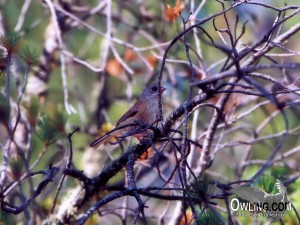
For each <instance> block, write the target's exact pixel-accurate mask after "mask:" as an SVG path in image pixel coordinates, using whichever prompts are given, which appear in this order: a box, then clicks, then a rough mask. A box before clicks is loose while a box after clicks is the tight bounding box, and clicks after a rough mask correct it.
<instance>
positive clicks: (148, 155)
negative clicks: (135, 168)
mask: <svg viewBox="0 0 300 225" xmlns="http://www.w3.org/2000/svg"><path fill="white" fill-rule="evenodd" d="M152 155H153V150H152V147H149V148H148V149H147V151H146V152H144V153H143V154H142V155H141V156H140V157H139V160H142V161H143V160H147V159H149V157H151V156H152Z"/></svg>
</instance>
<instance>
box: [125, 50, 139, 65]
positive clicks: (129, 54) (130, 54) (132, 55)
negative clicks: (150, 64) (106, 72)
mask: <svg viewBox="0 0 300 225" xmlns="http://www.w3.org/2000/svg"><path fill="white" fill-rule="evenodd" d="M136 57H137V55H136V53H135V52H134V51H132V50H131V49H130V48H126V50H125V52H124V57H123V58H124V60H125V61H126V62H132V61H134V60H135V59H136Z"/></svg>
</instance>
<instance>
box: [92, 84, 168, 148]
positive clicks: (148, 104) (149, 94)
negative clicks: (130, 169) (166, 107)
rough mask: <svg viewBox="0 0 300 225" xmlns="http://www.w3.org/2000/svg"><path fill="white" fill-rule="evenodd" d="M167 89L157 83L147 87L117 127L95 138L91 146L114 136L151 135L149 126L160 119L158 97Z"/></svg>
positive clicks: (139, 136)
mask: <svg viewBox="0 0 300 225" xmlns="http://www.w3.org/2000/svg"><path fill="white" fill-rule="evenodd" d="M165 90H166V89H165V88H164V87H162V86H160V87H158V84H156V83H153V84H151V85H149V86H148V87H146V88H145V90H144V92H143V93H142V95H141V96H140V97H139V98H138V100H137V102H136V103H135V104H134V105H133V106H131V108H130V109H129V110H128V111H127V112H126V113H125V114H124V115H123V116H122V117H121V118H120V119H119V120H118V122H117V123H116V126H115V128H114V129H113V130H111V131H110V132H108V133H106V134H105V135H103V136H101V137H98V138H97V139H95V140H94V141H93V142H92V143H90V145H89V146H90V147H92V148H97V147H99V146H100V145H102V144H107V143H109V142H110V141H111V139H112V138H116V139H118V138H119V139H123V138H125V137H127V136H134V137H136V138H142V137H145V136H147V135H149V132H147V128H150V127H151V126H152V125H153V124H155V123H156V122H158V121H159V120H160V110H159V103H158V97H159V95H160V94H162V93H163V92H164V91H165Z"/></svg>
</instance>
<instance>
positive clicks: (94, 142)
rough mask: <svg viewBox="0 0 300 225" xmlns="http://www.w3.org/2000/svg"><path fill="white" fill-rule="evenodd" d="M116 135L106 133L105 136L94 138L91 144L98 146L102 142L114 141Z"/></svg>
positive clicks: (92, 146)
mask: <svg viewBox="0 0 300 225" xmlns="http://www.w3.org/2000/svg"><path fill="white" fill-rule="evenodd" d="M113 138H114V137H113V136H111V135H108V134H105V135H104V136H101V137H98V138H97V139H96V140H94V141H93V142H92V143H91V144H90V147H91V148H98V147H99V146H100V145H102V144H107V143H108V142H110V141H112V140H111V139H113Z"/></svg>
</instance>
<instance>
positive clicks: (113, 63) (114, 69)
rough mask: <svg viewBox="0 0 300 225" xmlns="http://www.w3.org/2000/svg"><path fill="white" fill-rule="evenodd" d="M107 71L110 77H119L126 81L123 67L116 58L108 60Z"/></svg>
mask: <svg viewBox="0 0 300 225" xmlns="http://www.w3.org/2000/svg"><path fill="white" fill-rule="evenodd" d="M106 71H107V73H109V75H111V76H114V77H117V78H119V79H120V80H124V79H126V78H125V75H124V70H123V68H122V65H121V64H120V63H119V62H118V60H116V59H115V58H113V59H110V60H108V62H107V65H106Z"/></svg>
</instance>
